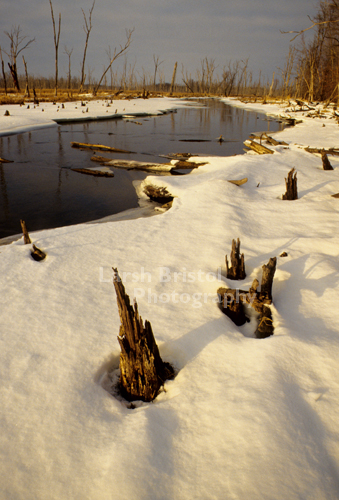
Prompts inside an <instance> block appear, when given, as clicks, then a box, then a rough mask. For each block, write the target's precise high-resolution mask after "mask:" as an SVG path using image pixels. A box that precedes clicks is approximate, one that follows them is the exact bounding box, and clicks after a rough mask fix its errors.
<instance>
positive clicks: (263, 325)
mask: <svg viewBox="0 0 339 500" xmlns="http://www.w3.org/2000/svg"><path fill="white" fill-rule="evenodd" d="M276 266H277V258H276V257H274V258H270V260H269V261H268V263H267V264H264V265H263V266H262V279H261V291H260V293H259V295H258V298H257V300H254V301H253V304H252V306H253V307H254V309H255V310H256V311H257V312H259V313H260V316H259V324H258V327H257V329H256V331H255V336H256V338H257V339H264V338H266V337H269V336H270V335H273V332H274V327H273V320H272V313H271V309H270V307H269V306H270V305H271V304H272V286H273V278H274V274H275V270H276ZM252 286H253V285H252Z"/></svg>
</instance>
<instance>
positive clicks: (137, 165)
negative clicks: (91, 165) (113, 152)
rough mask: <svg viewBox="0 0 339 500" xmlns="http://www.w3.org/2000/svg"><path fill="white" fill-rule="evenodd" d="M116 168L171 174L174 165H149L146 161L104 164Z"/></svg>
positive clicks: (122, 161)
mask: <svg viewBox="0 0 339 500" xmlns="http://www.w3.org/2000/svg"><path fill="white" fill-rule="evenodd" d="M104 164H105V165H107V166H110V167H115V168H126V169H128V170H151V171H152V170H153V171H156V170H157V171H162V172H170V171H171V170H172V168H173V167H174V165H172V164H168V163H148V162H144V161H132V160H131V161H129V160H110V161H108V162H105V163H104Z"/></svg>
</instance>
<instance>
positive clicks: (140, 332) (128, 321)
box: [113, 268, 174, 402]
mask: <svg viewBox="0 0 339 500" xmlns="http://www.w3.org/2000/svg"><path fill="white" fill-rule="evenodd" d="M113 270H114V279H113V283H114V288H115V292H116V295H117V303H118V308H119V316H120V321H121V325H120V331H119V336H118V341H119V344H120V348H121V353H120V389H121V393H122V395H123V396H124V397H125V398H126V399H127V400H128V401H135V400H142V401H146V402H149V401H153V399H154V398H155V397H156V395H157V394H158V392H159V389H160V387H161V386H162V385H163V384H164V382H165V380H167V379H169V378H171V377H173V375H174V370H173V368H172V366H171V365H170V364H169V363H165V362H163V361H162V359H161V357H160V353H159V349H158V346H157V344H156V342H155V339H154V335H153V332H152V327H151V323H150V322H149V321H147V320H146V321H145V325H144V324H143V321H142V318H141V317H140V316H139V312H138V306H137V303H136V302H135V301H134V306H131V304H130V299H129V296H128V295H127V294H126V292H125V287H124V285H123V283H122V282H121V279H120V277H119V274H118V270H117V269H114V268H113Z"/></svg>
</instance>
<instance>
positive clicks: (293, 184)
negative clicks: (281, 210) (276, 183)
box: [282, 168, 298, 200]
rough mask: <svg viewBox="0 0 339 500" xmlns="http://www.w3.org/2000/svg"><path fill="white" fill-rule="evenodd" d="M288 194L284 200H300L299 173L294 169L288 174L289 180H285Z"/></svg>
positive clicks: (284, 196)
mask: <svg viewBox="0 0 339 500" xmlns="http://www.w3.org/2000/svg"><path fill="white" fill-rule="evenodd" d="M285 184H286V193H285V194H283V196H282V199H283V200H297V199H298V189H297V172H295V169H294V168H292V170H290V171H289V172H288V175H287V179H286V178H285Z"/></svg>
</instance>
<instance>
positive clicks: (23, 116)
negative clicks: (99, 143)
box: [0, 99, 339, 500]
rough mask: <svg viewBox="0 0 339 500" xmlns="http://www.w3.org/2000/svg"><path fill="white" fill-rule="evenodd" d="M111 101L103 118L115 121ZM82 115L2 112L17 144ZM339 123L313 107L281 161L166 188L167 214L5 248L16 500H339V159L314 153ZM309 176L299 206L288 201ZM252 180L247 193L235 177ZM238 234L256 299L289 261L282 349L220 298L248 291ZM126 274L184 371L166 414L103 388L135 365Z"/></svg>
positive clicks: (164, 399)
mask: <svg viewBox="0 0 339 500" xmlns="http://www.w3.org/2000/svg"><path fill="white" fill-rule="evenodd" d="M232 102H233V101H232ZM94 104H95V103H94ZM94 104H93V107H92V103H89V111H88V113H87V114H91V113H92V114H93V116H97V113H98V109H99V107H101V108H102V110H104V112H106V110H105V108H104V107H102V106H101V104H102V103H96V105H95V106H94ZM234 104H235V105H241V106H243V104H241V103H239V102H234ZM179 105H180V102H179V101H178V100H171V99H158V100H138V101H130V102H127V101H117V104H116V108H118V112H123V113H125V112H126V113H131V112H133V109H136V110H138V111H139V112H140V111H153V112H156V111H158V110H160V109H169V108H171V107H178V106H179ZM42 106H44V109H45V111H44V112H42V111H41V109H42ZM65 106H66V108H65V109H62V110H59V111H58V112H57V111H56V106H53V105H52V104H50V105H42V104H41V105H40V107H39V108H40V109H38V110H34V109H30V110H27V109H26V108H25V109H24V108H19V107H11V106H2V107H1V108H0V130H1V133H10V132H11V131H18V130H23V129H25V130H27V129H30V128H32V127H36V126H46V125H48V124H49V125H53V122H52V121H51V120H52V118H55V116H56V113H58V114H61V113H64V112H65V115H66V113H67V107H68V106H69V107H71V106H73V108H74V111H73V110H72V116H74V114H75V105H74V103H70V104H66V105H65ZM113 107H115V103H114V104H113ZM247 107H248V108H249V109H250V108H251V107H252V108H254V109H256V110H259V111H262V112H265V113H276V114H278V113H280V112H282V110H279V107H278V106H269V105H258V104H252V105H248V106H247ZM91 108H92V109H91ZM123 108H125V110H123ZM131 108H132V110H131ZM5 109H8V110H9V111H10V116H9V117H8V116H7V117H5V116H4V111H5ZM109 109H111V108H109ZM82 110H83V108H82V107H80V106H78V109H77V110H76V111H77V116H80V115H81V113H82ZM2 111H3V112H2ZM69 114H71V112H69ZM289 114H290V115H291V116H294V115H293V112H290V113H289ZM331 114H332V112H329V113H328V116H327V117H326V118H322V119H321V118H311V117H309V118H308V117H306V116H302V114H301V113H297V114H296V116H297V118H298V119H303V123H302V124H299V125H297V126H296V127H294V128H286V129H285V130H284V131H283V132H280V133H277V134H275V135H274V136H275V138H277V139H279V140H280V139H281V140H284V141H285V142H287V143H288V146H287V147H286V146H276V147H273V149H274V150H275V153H274V154H273V155H261V156H259V155H255V154H246V155H239V156H233V157H230V158H222V157H221V158H216V157H213V158H206V160H207V161H208V162H209V163H208V164H206V165H205V166H202V167H199V169H197V170H195V171H193V172H192V173H191V174H190V175H188V176H173V177H168V176H167V177H163V178H161V177H151V176H150V177H148V179H147V181H148V182H152V183H153V184H156V185H159V186H165V187H167V189H168V191H170V192H171V193H172V194H173V195H175V196H176V198H175V199H174V203H173V207H172V208H171V209H170V210H169V211H167V212H165V213H162V214H160V215H158V216H156V217H149V218H140V219H134V220H122V221H115V222H107V223H102V224H82V225H77V226H70V227H65V228H58V229H53V230H46V231H40V232H38V233H34V235H33V238H34V242H35V243H36V245H37V246H38V247H39V248H42V249H43V250H45V251H46V252H47V254H48V255H47V258H46V260H45V261H43V262H40V263H38V262H35V261H34V260H33V259H32V258H31V257H30V247H29V246H28V245H24V244H23V240H22V239H20V240H19V241H16V242H14V243H12V244H11V245H7V246H0V290H1V310H0V346H1V347H0V353H1V357H0V377H1V387H0V391H1V411H0V463H1V476H2V479H1V483H0V492H1V493H0V497H1V498H2V499H5V500H9V499H11V500H21V499H24V500H33V499H34V500H46V499H49V500H61V499H65V500H66V499H67V500H69V499H72V500H73V499H74V500H75V499H77V500H84V499H88V500H94V499H101V500H106V499H107V500H108V499H112V500H125V499H126V500H127V499H128V500H131V499H138V500H160V499H161V500H172V499H173V500H174V499H175V500H192V499H194V500H212V499H216V500H221V499H222V500H224V499H227V500H233V499H234V500H236V499H237V500H238V499H239V500H244V499H251V500H280V499H281V500H286V499H289V500H297V499H298V500H301V499H305V500H306V499H307V500H313V499H314V500H322V499H323V500H329V499H333V500H334V499H337V498H338V497H339V424H338V401H339V367H338V359H339V317H338V301H339V286H338V280H339V260H338V249H339V236H338V229H339V212H338V209H339V200H338V199H336V198H333V197H331V195H332V194H335V193H338V192H339V157H334V156H330V157H329V159H330V161H331V163H332V165H333V167H334V170H333V171H323V170H322V164H321V159H320V157H319V156H315V155H311V154H310V153H307V152H305V151H304V146H307V145H310V146H316V147H338V146H339V129H338V124H337V123H336V121H335V119H334V118H332V117H331ZM42 117H43V118H42ZM324 125H325V126H324ZM292 167H294V168H295V169H296V171H297V176H298V190H299V199H298V200H296V201H282V200H281V195H282V194H283V193H284V192H285V182H284V178H285V177H286V176H287V173H288V172H289V170H290V169H291V168H292ZM243 177H247V178H248V182H247V183H246V184H244V185H243V186H241V187H237V186H235V185H233V184H230V183H228V182H227V180H229V179H241V178H243ZM238 237H239V238H240V239H241V250H242V251H243V252H244V254H245V266H246V272H247V278H246V279H245V280H244V281H243V282H240V283H239V286H240V287H241V288H245V289H246V288H248V287H249V286H250V284H251V283H252V281H253V279H254V278H256V277H257V278H258V279H259V280H260V276H261V266H262V265H263V264H265V263H267V262H268V260H269V258H270V257H274V256H276V257H277V258H278V262H277V271H276V275H275V279H274V286H273V301H274V305H273V307H272V309H273V320H274V326H275V333H274V335H273V336H272V337H269V338H267V339H264V340H257V339H255V338H253V332H254V330H255V320H254V319H253V321H251V322H250V323H247V324H246V325H244V326H243V327H240V328H239V327H236V326H235V325H234V324H233V323H232V322H231V321H230V320H229V319H228V318H227V317H226V316H225V315H223V314H222V312H221V311H220V309H219V308H218V306H217V304H216V291H217V289H218V287H219V286H221V285H223V284H225V283H228V285H229V286H231V287H234V286H236V285H235V284H234V282H232V281H228V280H226V278H225V277H224V273H225V254H228V255H229V254H230V250H231V242H232V239H233V238H238ZM284 251H285V252H287V254H288V256H287V257H279V256H280V254H281V253H282V252H284ZM112 267H117V268H118V270H119V274H120V276H121V277H122V278H123V281H124V284H125V288H126V291H127V293H128V294H129V295H130V297H131V299H132V298H133V297H136V298H137V301H138V305H139V311H140V314H141V316H142V317H143V319H148V320H150V321H151V323H152V327H153V331H154V334H155V337H156V340H157V342H158V345H159V348H160V353H161V356H162V358H163V359H164V360H165V361H169V362H171V363H172V364H173V365H174V366H175V368H176V370H177V371H178V374H177V376H176V378H175V379H174V380H172V381H168V382H167V383H166V384H165V390H164V391H163V392H161V393H160V394H159V396H158V397H157V398H156V400H155V401H154V402H153V403H151V404H145V403H142V404H140V405H138V406H137V408H136V409H134V410H131V409H128V408H127V406H126V405H125V404H123V403H122V402H120V401H118V400H117V399H115V398H113V397H112V396H111V395H110V394H109V393H108V392H106V391H105V390H104V389H103V387H102V382H103V380H105V376H106V374H107V371H110V370H112V369H113V368H114V367H117V366H118V362H119V346H118V341H117V335H118V332H119V324H120V322H119V316H118V308H117V305H116V299H115V293H114V288H113V285H112Z"/></svg>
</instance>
